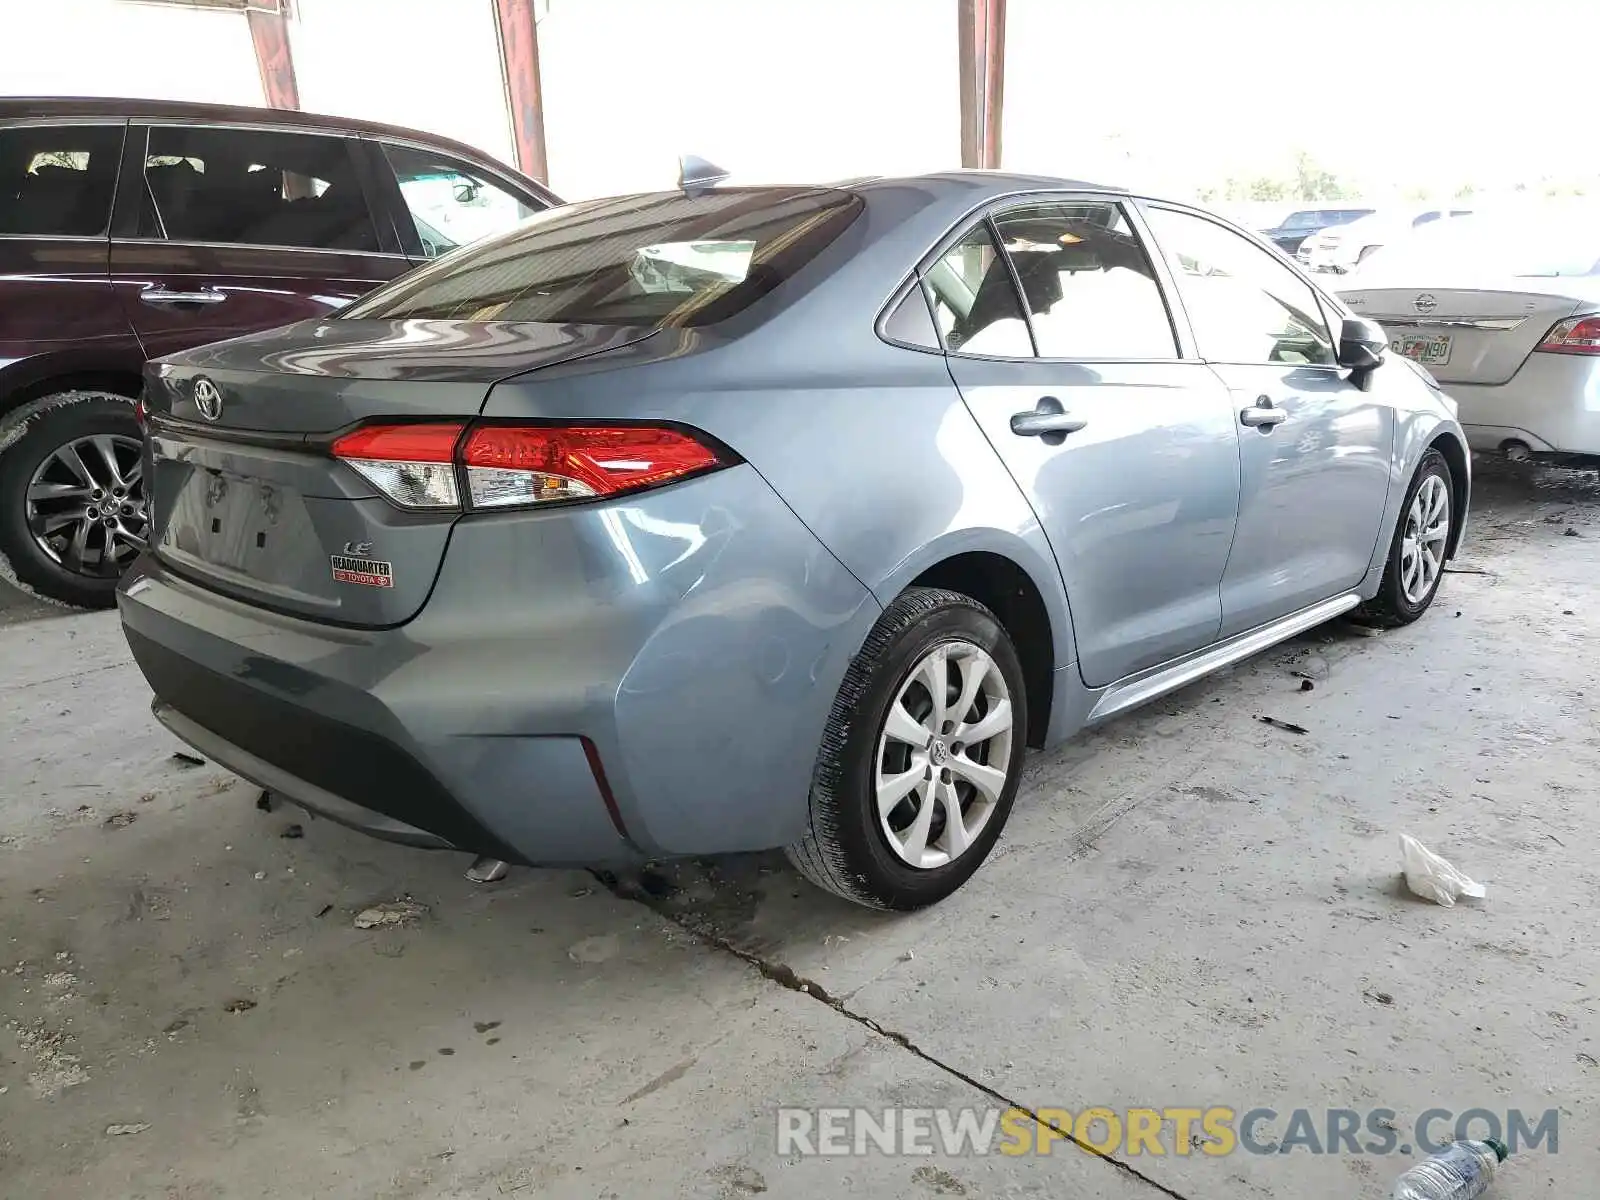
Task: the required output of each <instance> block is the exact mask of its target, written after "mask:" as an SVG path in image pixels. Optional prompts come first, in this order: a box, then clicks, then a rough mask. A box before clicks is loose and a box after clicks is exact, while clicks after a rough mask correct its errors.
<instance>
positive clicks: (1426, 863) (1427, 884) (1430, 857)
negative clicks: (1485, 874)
mask: <svg viewBox="0 0 1600 1200" xmlns="http://www.w3.org/2000/svg"><path fill="white" fill-rule="evenodd" d="M1400 861H1401V867H1402V869H1403V870H1404V871H1405V873H1406V886H1407V887H1408V888H1410V889H1411V890H1412V891H1413V892H1415V893H1416V894H1417V895H1419V896H1421V897H1422V898H1423V899H1424V900H1432V901H1433V902H1434V903H1435V904H1442V905H1444V906H1445V907H1446V908H1453V907H1455V902H1456V897H1457V896H1471V897H1473V898H1474V899H1478V900H1481V899H1483V897H1484V896H1486V895H1488V891H1487V889H1485V888H1484V886H1483V884H1481V883H1474V882H1473V881H1472V880H1470V879H1468V878H1467V877H1466V875H1465V874H1463V873H1462V872H1461V871H1459V870H1457V869H1456V867H1455V866H1453V865H1452V864H1451V863H1448V862H1446V861H1445V860H1444V859H1442V858H1440V857H1439V856H1438V855H1437V854H1435V853H1434V852H1433V851H1432V850H1429V849H1428V848H1427V847H1426V846H1424V845H1423V844H1422V843H1421V842H1419V841H1417V839H1416V838H1414V837H1412V836H1411V835H1410V834H1408V833H1402V834H1401V835H1400Z"/></svg>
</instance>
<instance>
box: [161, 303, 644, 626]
mask: <svg viewBox="0 0 1600 1200" xmlns="http://www.w3.org/2000/svg"><path fill="white" fill-rule="evenodd" d="M650 333H651V330H649V329H648V328H639V327H620V326H580V325H544V324H534V323H520V322H519V323H496V322H457V321H444V320H419V321H352V320H328V321H319V322H306V323H303V324H301V325H296V326H290V327H288V328H287V329H283V330H278V331H274V332H271V333H266V334H257V335H252V336H250V337H246V338H240V339H236V340H234V341H230V342H224V343H219V344H217V345H213V346H208V347H202V348H201V349H199V350H195V351H190V352H188V353H186V354H183V355H177V356H174V357H172V358H170V359H166V360H163V361H161V362H159V363H157V364H154V365H152V366H151V368H150V369H149V370H148V372H147V383H148V387H147V395H146V406H147V411H148V413H149V438H148V452H147V453H148V459H149V462H148V464H147V470H148V471H149V472H150V478H151V486H150V488H149V495H150V497H151V503H152V505H153V509H154V512H153V518H152V523H151V529H152V548H153V550H154V553H155V554H156V555H157V556H158V557H159V558H161V559H162V561H164V562H166V563H168V564H170V565H171V566H172V567H173V568H174V569H175V570H176V571H178V572H179V573H180V574H182V575H184V576H186V577H188V578H190V579H192V580H194V581H195V582H197V583H200V584H202V585H204V586H206V587H209V588H212V589H214V590H216V591H218V592H221V593H224V594H226V595H230V596H233V597H235V598H237V599H240V600H244V601H247V602H249V603H253V604H258V605H261V606H263V607H266V608H270V609H274V610H276V611H280V612H284V613H289V614H293V615H296V616H303V617H310V618H313V619H316V620H320V621H327V622H332V623H336V624H342V625H349V626H356V627H378V626H386V625H396V624H400V623H402V622H404V621H406V620H409V619H410V618H411V617H412V616H414V615H415V614H416V612H417V610H418V609H420V608H421V606H422V604H423V602H424V601H425V600H426V599H427V596H428V593H429V591H430V590H431V589H432V586H433V581H434V578H435V577H436V575H437V574H438V570H439V564H440V563H441V562H442V561H443V558H444V552H445V547H446V545H447V543H448V541H449V537H450V529H451V527H452V526H453V525H454V523H455V521H456V520H457V519H458V517H459V515H460V512H459V510H458V509H433V510H417V511H413V510H407V509H403V508H399V507H397V506H396V505H394V504H392V503H390V502H389V501H388V500H386V499H385V498H384V497H383V496H382V495H381V494H380V493H379V491H378V490H377V489H376V488H375V487H374V486H373V485H372V484H371V483H369V482H368V481H367V480H366V479H365V478H363V477H362V475H361V474H359V473H358V472H357V471H355V470H353V469H352V468H351V467H350V466H349V465H348V464H346V463H343V462H340V461H338V460H337V459H335V458H334V457H333V456H332V455H331V453H330V448H331V446H332V444H333V441H334V439H335V437H336V435H337V434H338V433H339V432H341V431H345V430H348V429H350V428H352V427H354V426H357V425H360V424H362V423H367V422H384V423H391V422H393V423H401V424H405V423H410V422H420V421H432V422H446V423H448V422H457V423H459V422H465V421H468V420H470V419H472V418H473V417H476V416H477V415H478V414H479V412H480V411H481V410H482V408H483V404H484V401H485V399H486V398H487V396H488V393H489V390H490V388H491V387H492V386H493V385H494V384H495V383H496V382H498V381H499V380H501V379H505V378H508V377H510V376H513V375H520V374H523V373H525V372H528V371H530V370H534V369H537V368H540V367H544V366H549V365H553V364H555V363H562V362H571V361H572V360H574V359H577V358H583V357H588V356H591V355H595V354H603V353H605V352H606V351H608V350H613V349H616V348H618V347H621V346H626V345H628V344H630V343H633V342H637V341H640V340H642V339H644V338H646V337H648V336H650Z"/></svg>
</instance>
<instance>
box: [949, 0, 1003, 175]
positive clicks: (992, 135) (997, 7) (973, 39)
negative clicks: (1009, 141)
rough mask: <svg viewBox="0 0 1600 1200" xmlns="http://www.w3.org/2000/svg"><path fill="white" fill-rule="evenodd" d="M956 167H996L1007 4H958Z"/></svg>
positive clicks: (999, 0)
mask: <svg viewBox="0 0 1600 1200" xmlns="http://www.w3.org/2000/svg"><path fill="white" fill-rule="evenodd" d="M957 8H958V18H959V20H960V23H961V24H960V30H959V42H958V46H959V53H960V61H961V72H960V78H961V165H962V166H963V167H987V168H989V169H991V170H993V169H995V168H997V167H999V166H1000V114H1001V107H1002V102H1003V100H1004V93H1005V74H1006V0H959V2H958V4H957Z"/></svg>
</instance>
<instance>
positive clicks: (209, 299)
mask: <svg viewBox="0 0 1600 1200" xmlns="http://www.w3.org/2000/svg"><path fill="white" fill-rule="evenodd" d="M227 298H228V293H226V292H219V291H217V290H216V289H215V288H204V289H202V290H200V291H198V292H169V291H168V290H167V289H166V288H164V287H161V286H160V285H154V284H153V285H151V286H150V287H147V288H145V289H144V290H143V291H142V292H140V293H139V299H141V300H143V301H144V302H145V303H146V304H221V303H222V302H223V301H224V300H226V299H227Z"/></svg>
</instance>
